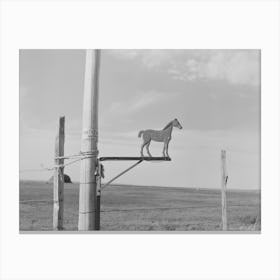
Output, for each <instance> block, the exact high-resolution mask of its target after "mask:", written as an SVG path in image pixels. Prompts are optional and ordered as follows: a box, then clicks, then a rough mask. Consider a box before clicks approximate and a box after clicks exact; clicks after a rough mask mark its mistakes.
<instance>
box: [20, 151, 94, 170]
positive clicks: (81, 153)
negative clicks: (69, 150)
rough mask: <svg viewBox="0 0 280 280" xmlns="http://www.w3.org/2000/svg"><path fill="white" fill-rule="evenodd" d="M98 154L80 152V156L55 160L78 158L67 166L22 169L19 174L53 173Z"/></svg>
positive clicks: (66, 164) (56, 158)
mask: <svg viewBox="0 0 280 280" xmlns="http://www.w3.org/2000/svg"><path fill="white" fill-rule="evenodd" d="M97 154H98V152H97V151H91V152H80V153H79V154H76V155H70V156H61V157H55V160H61V159H63V160H69V159H72V158H77V157H78V159H76V160H73V161H70V162H68V163H65V164H57V165H53V166H52V167H41V168H30V169H21V170H19V173H25V172H41V171H53V170H55V169H56V168H64V167H66V166H69V165H72V164H74V163H76V162H78V161H80V160H83V159H86V158H92V157H94V156H96V155H97Z"/></svg>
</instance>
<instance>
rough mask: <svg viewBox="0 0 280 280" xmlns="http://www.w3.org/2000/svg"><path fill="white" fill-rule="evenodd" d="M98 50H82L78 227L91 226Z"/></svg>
mask: <svg viewBox="0 0 280 280" xmlns="http://www.w3.org/2000/svg"><path fill="white" fill-rule="evenodd" d="M99 66H100V50H86V66H85V81H84V104H83V131H82V140H81V152H82V153H84V154H88V155H89V157H87V158H85V159H83V160H81V170H80V194H79V224H78V229H79V230H95V229H96V228H95V211H96V201H97V200H96V184H97V182H96V176H95V173H96V168H97V155H98V150H97V141H98V83H99Z"/></svg>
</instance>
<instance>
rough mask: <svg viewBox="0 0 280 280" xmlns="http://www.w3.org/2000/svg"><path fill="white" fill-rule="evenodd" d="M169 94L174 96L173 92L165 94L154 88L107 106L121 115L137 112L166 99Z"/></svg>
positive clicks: (110, 110)
mask: <svg viewBox="0 0 280 280" xmlns="http://www.w3.org/2000/svg"><path fill="white" fill-rule="evenodd" d="M170 96H175V94H170V93H169V94H167V93H165V92H157V91H154V90H150V91H147V92H140V93H136V94H135V96H133V97H131V98H129V99H127V100H125V101H123V102H119V101H115V102H113V103H112V104H111V107H110V108H109V112H110V113H117V114H122V115H127V114H132V113H137V112H139V111H142V110H144V109H145V108H148V107H150V106H152V105H154V104H157V103H159V102H162V101H164V100H166V99H167V98H169V97H170Z"/></svg>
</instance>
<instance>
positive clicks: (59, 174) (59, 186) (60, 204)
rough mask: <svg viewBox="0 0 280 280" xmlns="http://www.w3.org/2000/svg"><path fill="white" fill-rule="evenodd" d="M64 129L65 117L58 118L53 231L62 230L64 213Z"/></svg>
mask: <svg viewBox="0 0 280 280" xmlns="http://www.w3.org/2000/svg"><path fill="white" fill-rule="evenodd" d="M64 129H65V117H60V118H59V125H58V134H57V136H56V139H55V160H54V162H55V168H54V176H53V229H54V230H63V211H64V167H63V166H61V165H63V164H64V159H63V158H62V159H60V158H59V159H58V158H57V157H63V156H64V138H65V136H64V135H65V134H64Z"/></svg>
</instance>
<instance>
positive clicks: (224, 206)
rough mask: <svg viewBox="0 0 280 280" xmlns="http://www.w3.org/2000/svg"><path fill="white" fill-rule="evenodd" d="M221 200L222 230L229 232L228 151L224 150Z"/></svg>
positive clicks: (222, 156)
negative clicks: (227, 193)
mask: <svg viewBox="0 0 280 280" xmlns="http://www.w3.org/2000/svg"><path fill="white" fill-rule="evenodd" d="M221 169H222V170H221V171H222V172H221V173H222V178H221V179H222V180H221V187H222V188H221V198H222V229H223V230H228V222H227V195H226V185H227V180H228V176H227V170H226V151H224V150H222V152H221Z"/></svg>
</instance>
